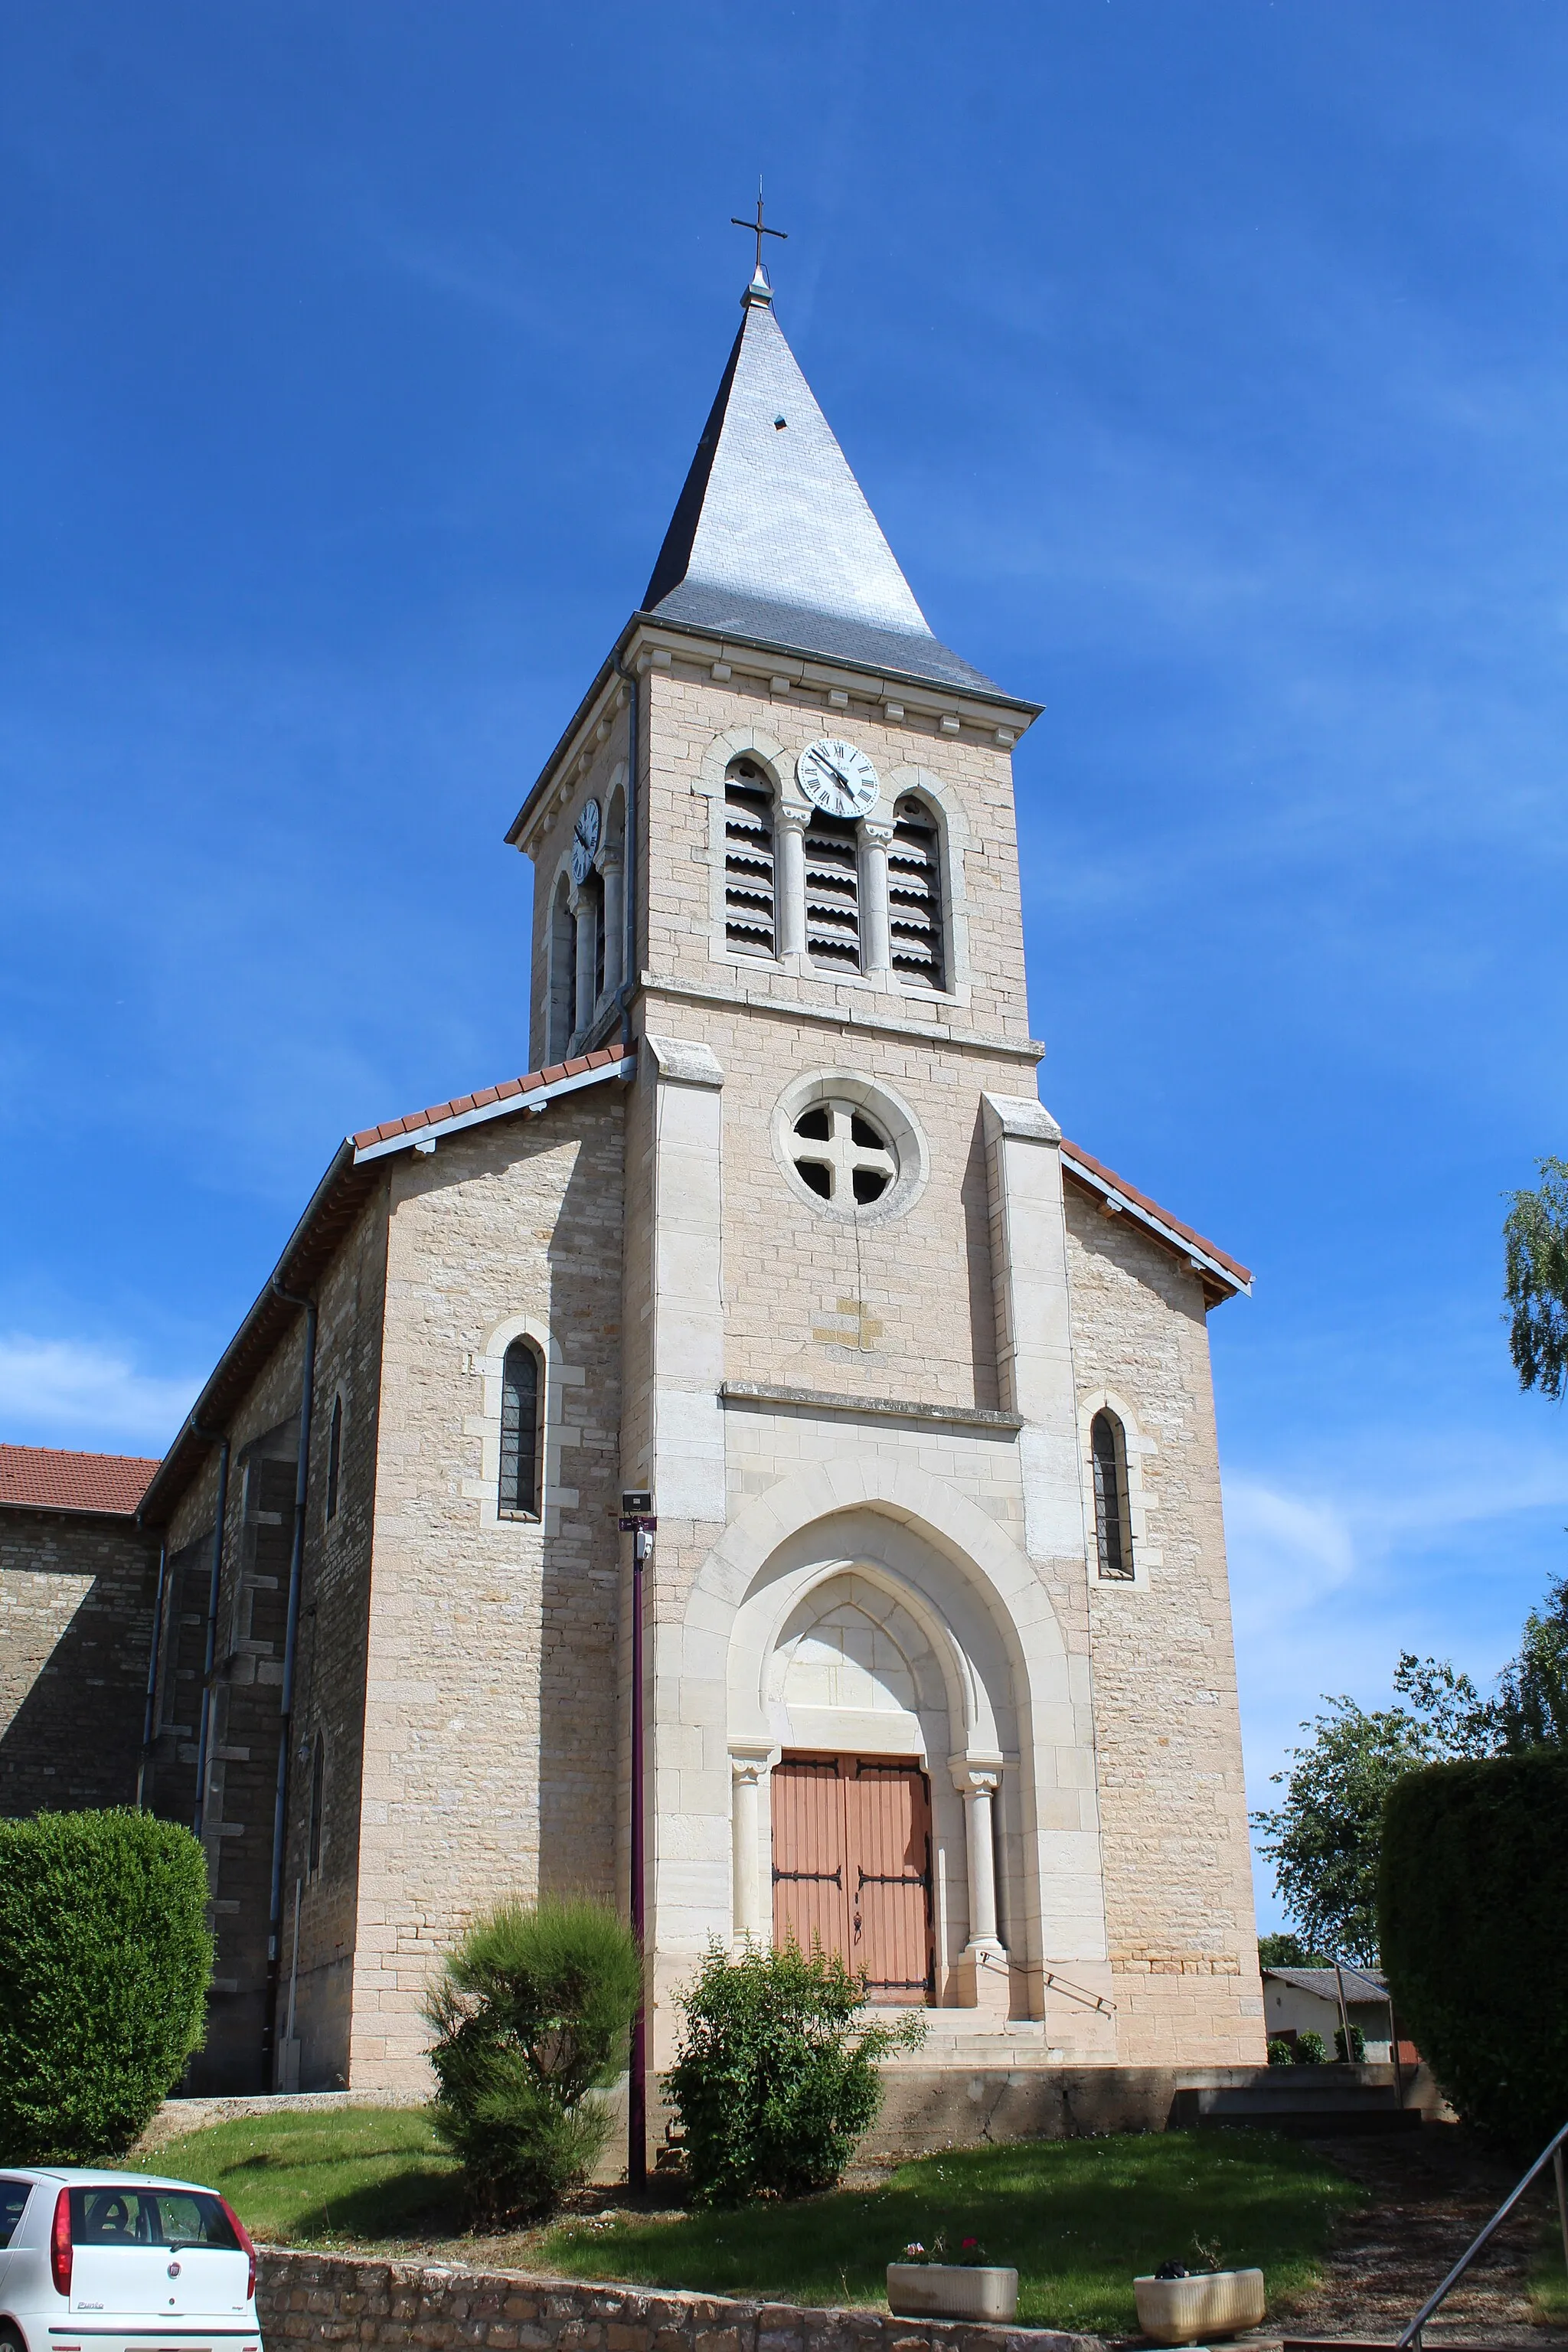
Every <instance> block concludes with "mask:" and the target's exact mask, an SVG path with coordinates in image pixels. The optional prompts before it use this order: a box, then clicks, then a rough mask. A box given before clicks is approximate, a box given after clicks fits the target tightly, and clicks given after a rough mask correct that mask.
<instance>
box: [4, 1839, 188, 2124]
mask: <svg viewBox="0 0 1568 2352" xmlns="http://www.w3.org/2000/svg"><path fill="white" fill-rule="evenodd" d="M206 1900H207V1871H206V1859H205V1855H204V1854H203V1853H202V1850H201V1847H200V1846H199V1845H198V1844H197V1843H196V1841H195V1838H194V1837H193V1836H192V1835H191V1833H190V1832H189V1830H186V1829H182V1828H180V1826H179V1825H178V1823H177V1822H160V1821H154V1820H153V1817H152V1815H151V1814H149V1813H132V1812H90V1813H39V1814H38V1815H37V1816H36V1817H35V1818H34V1819H33V1820H31V1821H19V1822H0V2019H3V2020H4V2021H5V2023H4V2031H3V2032H0V2158H4V2160H5V2162H6V2163H7V2164H50V2163H68V2164H89V2163H94V2162H100V2161H101V2160H102V2159H104V2158H108V2157H113V2156H119V2155H121V2154H122V2152H123V2151H124V2150H125V2149H126V2148H127V2147H129V2146H130V2145H131V2142H132V2140H133V2139H134V2138H135V2137H136V2135H137V2133H138V2132H139V2131H141V2130H142V2126H144V2125H145V2124H146V2123H148V2122H149V2121H150V2119H151V2118H152V2116H153V2113H154V2111H155V2110H156V2108H157V2106H158V2104H159V2102H160V2100H163V2099H165V2098H167V2096H168V2095H169V2093H170V2092H171V2091H172V2090H173V2089H174V2085H175V2084H176V2083H177V2082H178V2081H179V2079H180V2076H181V2074H183V2073H184V2067H185V2061H186V2059H187V2058H188V2057H189V2056H190V2054H191V2053H192V2051H193V2050H195V2049H196V2048H197V2047H198V2046H199V2044H200V2042H201V2041H202V2037H203V2033H204V2031H205V2015H206V1992H207V1984H208V1981H209V1979H210V1978H211V1975H212V1941H211V1938H210V1937H209V1936H208V1935H207V1931H206V1925H205V1915H206Z"/></svg>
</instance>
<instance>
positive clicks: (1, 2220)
mask: <svg viewBox="0 0 1568 2352" xmlns="http://www.w3.org/2000/svg"><path fill="white" fill-rule="evenodd" d="M32 2193H33V2184H32V2182H31V2181H30V2180H0V2252H4V2251H5V2248H6V2247H7V2246H8V2245H9V2244H10V2242H11V2240H12V2238H13V2236H14V2235H15V2233H16V2224H17V2222H18V2221H20V2220H21V2218H22V2216H23V2214H24V2213H25V2212H26V2210H27V2200H28V2198H29V2197H30V2196H31V2195H32Z"/></svg>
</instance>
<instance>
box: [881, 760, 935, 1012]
mask: <svg viewBox="0 0 1568 2352" xmlns="http://www.w3.org/2000/svg"><path fill="white" fill-rule="evenodd" d="M888 930H889V940H890V942H891V954H892V963H893V970H894V971H896V972H897V974H898V976H899V978H900V980H901V981H903V982H905V984H906V985H907V986H909V987H912V988H945V986H946V985H947V980H946V970H947V959H946V954H945V941H944V940H943V939H942V835H941V833H940V831H939V830H938V827H937V823H936V819H935V818H934V817H933V816H932V814H931V811H930V810H929V809H928V808H927V806H926V804H925V803H924V802H923V801H921V800H917V799H916V797H915V796H914V794H913V793H904V794H903V796H902V798H901V799H900V800H898V801H895V803H893V837H892V839H891V841H890V842H889V844H888Z"/></svg>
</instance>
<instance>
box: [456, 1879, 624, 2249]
mask: <svg viewBox="0 0 1568 2352" xmlns="http://www.w3.org/2000/svg"><path fill="white" fill-rule="evenodd" d="M641 1992H642V1961H641V1958H640V1956H639V1954H638V1951H637V1939H636V1937H634V1936H633V1935H632V1933H631V1931H630V1929H629V1928H627V1927H626V1926H625V1925H624V1924H623V1922H622V1921H621V1919H620V1918H619V1917H618V1916H617V1915H616V1913H615V1912H614V1911H613V1910H612V1909H611V1908H610V1907H609V1906H608V1905H607V1904H603V1903H595V1902H591V1901H589V1900H588V1899H586V1898H585V1897H577V1898H571V1899H566V1900H548V1899H547V1900H545V1901H543V1902H541V1903H539V1904H537V1905H533V1906H529V1905H525V1904H522V1903H517V1902H507V1903H502V1904H500V1905H498V1906H497V1907H496V1908H495V1909H494V1910H493V1911H490V1912H489V1913H487V1914H486V1915H485V1916H484V1917H482V1918H480V1919H478V1920H476V1921H475V1923H474V1925H473V1926H472V1927H470V1928H469V1929H468V1933H467V1935H466V1936H465V1937H463V1939H462V1941H461V1943H460V1944H458V1948H457V1949H456V1950H455V1951H453V1952H451V1953H450V1954H448V1956H447V1962H446V1965H445V1967H444V1969H443V1970H442V1972H441V1975H440V1977H439V1978H438V1979H437V1982H436V1985H435V1987H434V1989H433V1990H432V1991H431V1993H430V1995H429V1998H428V2000H426V2004H425V2015H426V2020H427V2021H428V2022H429V2023H430V2024H431V2025H432V2026H433V2027H434V2028H435V2031H436V2034H437V2042H436V2046H435V2048H434V2049H433V2050H432V2051H431V2053H430V2063H431V2064H432V2065H433V2066H434V2067H435V2069H436V2079H437V2084H439V2086H440V2087H439V2092H438V2095H437V2100H436V2105H435V2111H434V2112H435V2119H436V2127H437V2131H439V2133H440V2135H441V2137H442V2138H443V2139H444V2140H445V2141H446V2143H447V2147H449V2148H450V2149H451V2151H452V2153H453V2155H454V2156H455V2157H456V2158H458V2163H459V2164H460V2165H461V2166H462V2168H463V2175H464V2179H465V2181H466V2184H467V2187H468V2196H469V2199H470V2200H471V2202H472V2205H473V2209H474V2215H475V2218H476V2220H478V2221H482V2222H489V2223H499V2222H504V2221H537V2220H539V2219H540V2218H541V2217H542V2216H543V2215H545V2214H548V2213H550V2212H552V2210H554V2208H555V2207H556V2206H557V2205H558V2204H559V2203H560V2201H561V2199H562V2197H563V2195H564V2194H565V2192H566V2190H567V2189H574V2188H576V2187H577V2186H578V2185H579V2184H580V2183H581V2182H582V2181H584V2180H585V2179H587V2177H588V2175H589V2173H590V2172H591V2171H592V2170H593V2168H594V2166H595V2163H596V2162H597V2160H598V2157H599V2154H600V2151H601V2150H602V2148H603V2147H604V2145H605V2138H606V2137H607V2136H608V2132H609V2127H610V2118H609V2115H608V2113H607V2111H606V2110H605V2107H604V2106H603V2105H602V2104H601V2103H600V2102H598V2101H597V2100H593V2099H590V2097H589V2094H590V2093H591V2092H593V2091H595V2090H603V2089H605V2088H607V2087H608V2085H609V2084H611V2083H613V2082H614V2081H615V2079H616V2075H617V2074H620V2072H621V2070H622V2069H623V2067H624V2066H625V2065H626V2037H627V2033H628V2030H629V2028H630V2026H631V2021H632V2019H633V2018H634V2017H635V2016H636V2014H637V2001H638V2000H639V1998H640V1996H641Z"/></svg>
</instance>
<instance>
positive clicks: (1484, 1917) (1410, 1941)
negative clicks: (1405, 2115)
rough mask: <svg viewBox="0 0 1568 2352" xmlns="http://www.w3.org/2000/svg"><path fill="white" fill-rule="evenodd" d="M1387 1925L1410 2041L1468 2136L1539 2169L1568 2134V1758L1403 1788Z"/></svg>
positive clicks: (1391, 1844) (1540, 1756)
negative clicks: (1533, 2161) (1529, 2159)
mask: <svg viewBox="0 0 1568 2352" xmlns="http://www.w3.org/2000/svg"><path fill="white" fill-rule="evenodd" d="M1379 1913H1380V1918H1381V1924H1382V1937H1383V1965H1384V1969H1385V1970H1386V1972H1387V1975H1388V1980H1389V1985H1390V1988H1391V1990H1392V1991H1393V1994H1394V2006H1395V2008H1396V2010H1397V2011H1398V2015H1399V2020H1400V2023H1401V2026H1402V2027H1403V2029H1404V2030H1405V2032H1407V2033H1409V2034H1410V2035H1411V2036H1412V2037H1413V2038H1414V2040H1415V2042H1416V2043H1417V2044H1418V2046H1419V2048H1420V2050H1421V2053H1422V2055H1423V2057H1424V2058H1425V2059H1426V2062H1427V2063H1428V2064H1429V2065H1430V2066H1431V2068H1432V2071H1433V2073H1434V2074H1436V2078H1437V2080H1438V2082H1439V2083H1440V2084H1442V2086H1443V2089H1444V2091H1445V2092H1446V2093H1447V2096H1448V2098H1449V2099H1450V2100H1451V2101H1452V2103H1453V2105H1455V2106H1456V2107H1457V2108H1458V2111H1459V2113H1460V2114H1461V2115H1462V2116H1464V2117H1465V2118H1466V2120H1467V2121H1468V2122H1470V2123H1473V2124H1475V2125H1476V2126H1478V2127H1479V2129H1481V2130H1482V2131H1485V2132H1486V2133H1488V2134H1489V2136H1490V2137H1493V2138H1495V2139H1499V2140H1501V2141H1503V2142H1504V2143H1506V2144H1507V2145H1508V2146H1509V2147H1510V2148H1512V2149H1514V2150H1515V2151H1517V2152H1518V2153H1520V2154H1529V2155H1531V2156H1533V2155H1535V2154H1536V2153H1537V2152H1538V2151H1539V2150H1540V2149H1541V2148H1542V2147H1544V2146H1545V2144H1546V2142H1547V2141H1548V2140H1549V2139H1550V2138H1551V2137H1552V2133H1553V2132H1554V2131H1556V2130H1557V2129H1558V2127H1559V2126H1560V2125H1562V2124H1563V2123H1568V1754H1564V1753H1563V1751H1562V1750H1561V1749H1556V1748H1543V1749H1537V1750H1536V1751H1534V1752H1533V1753H1531V1754H1530V1755H1525V1756H1501V1757H1496V1758H1489V1759H1486V1760H1485V1761H1482V1762H1473V1763H1459V1764H1432V1765H1428V1766H1427V1767H1426V1769H1424V1770H1422V1771H1418V1772H1412V1773H1411V1774H1409V1776H1408V1777H1407V1778H1406V1779H1405V1780H1401V1781H1400V1782H1399V1783H1398V1785H1397V1786H1396V1787H1395V1788H1394V1790H1392V1791H1391V1793H1390V1795H1389V1799H1388V1803H1387V1807H1386V1809H1385V1811H1384V1830H1383V1860H1382V1872H1381V1885H1380V1890H1379Z"/></svg>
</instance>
